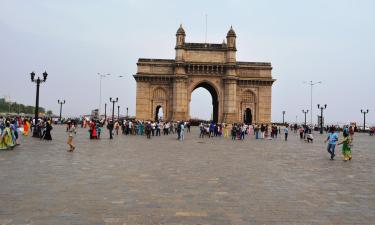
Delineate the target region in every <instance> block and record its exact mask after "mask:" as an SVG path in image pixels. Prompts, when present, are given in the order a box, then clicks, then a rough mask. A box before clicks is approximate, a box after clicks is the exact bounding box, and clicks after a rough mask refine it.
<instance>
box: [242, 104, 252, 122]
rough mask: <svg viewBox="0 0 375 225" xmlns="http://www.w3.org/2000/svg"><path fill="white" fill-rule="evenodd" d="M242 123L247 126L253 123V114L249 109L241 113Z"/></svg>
mask: <svg viewBox="0 0 375 225" xmlns="http://www.w3.org/2000/svg"><path fill="white" fill-rule="evenodd" d="M243 122H244V123H245V124H247V125H250V124H252V123H253V114H252V112H251V109H250V108H246V109H245V111H244V113H243Z"/></svg>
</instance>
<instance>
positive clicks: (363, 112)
mask: <svg viewBox="0 0 375 225" xmlns="http://www.w3.org/2000/svg"><path fill="white" fill-rule="evenodd" d="M368 112H369V110H368V109H367V110H363V109H361V113H362V114H363V131H366V114H367V113H368Z"/></svg>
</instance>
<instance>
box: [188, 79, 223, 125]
mask: <svg viewBox="0 0 375 225" xmlns="http://www.w3.org/2000/svg"><path fill="white" fill-rule="evenodd" d="M198 88H203V89H205V90H207V91H208V92H209V93H210V95H211V99H212V111H211V116H210V120H212V121H213V122H215V123H217V122H218V121H219V99H218V94H217V91H216V90H215V88H214V87H213V86H212V85H211V84H209V83H208V82H202V83H199V84H198V85H196V86H195V87H194V89H193V90H192V92H191V95H192V94H193V92H194V91H195V90H196V89H198ZM205 109H207V108H206V107H204V108H202V109H200V110H205Z"/></svg>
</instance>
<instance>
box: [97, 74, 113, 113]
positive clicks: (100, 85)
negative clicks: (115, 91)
mask: <svg viewBox="0 0 375 225" xmlns="http://www.w3.org/2000/svg"><path fill="white" fill-rule="evenodd" d="M109 75H111V74H109V73H107V74H101V73H98V76H99V109H98V112H99V116H100V108H101V107H102V78H103V77H107V76H109Z"/></svg>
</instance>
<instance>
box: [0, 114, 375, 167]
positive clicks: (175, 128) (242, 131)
mask: <svg viewBox="0 0 375 225" xmlns="http://www.w3.org/2000/svg"><path fill="white" fill-rule="evenodd" d="M65 123H66V125H67V127H66V131H67V133H68V140H67V144H68V145H69V150H68V151H69V152H73V151H74V150H75V146H74V144H73V137H74V136H75V134H76V128H77V126H78V124H80V125H81V127H82V128H88V133H89V134H88V136H89V138H90V139H100V138H101V133H102V129H103V127H105V126H106V128H107V129H108V131H109V138H110V139H113V137H114V136H117V135H119V133H120V134H122V135H137V136H143V135H144V136H145V137H146V138H147V139H151V137H153V136H156V137H158V136H161V135H163V136H166V135H171V134H172V135H177V140H180V141H183V140H184V139H185V132H187V133H190V128H191V124H190V122H186V121H176V122H174V121H141V120H135V119H121V120H115V121H112V120H108V121H105V120H98V119H86V118H83V119H81V120H67V121H66V122H65ZM52 124H53V121H52V120H50V119H48V118H40V119H39V120H38V124H37V127H35V120H34V119H32V118H27V117H24V118H21V117H17V116H14V117H0V150H6V149H13V148H14V147H15V146H17V145H19V143H18V139H19V135H20V134H22V135H23V136H25V137H27V136H29V135H30V134H36V135H37V136H38V137H40V139H43V140H52V135H51V131H52V129H53V127H52ZM282 128H283V129H282ZM35 129H36V130H35ZM282 130H283V133H284V140H285V141H287V140H288V136H289V130H290V131H294V133H295V134H299V138H300V139H301V140H304V141H305V142H308V143H312V142H313V141H314V137H313V132H312V131H313V128H312V127H311V126H306V125H298V124H293V125H288V124H284V125H283V126H280V125H276V124H255V125H247V124H244V123H234V124H225V123H214V122H212V121H211V122H201V123H200V124H199V138H205V137H207V138H214V137H224V138H231V139H232V140H244V139H245V137H246V136H250V135H253V136H254V139H263V140H273V139H277V138H278V137H280V136H281V132H282ZM325 130H326V132H327V138H326V139H325V142H328V144H327V152H328V153H329V154H330V159H331V160H333V159H334V157H335V147H336V146H337V145H342V154H343V158H344V160H345V161H348V160H351V159H352V154H351V148H352V143H353V139H354V132H355V128H353V127H352V126H344V127H342V129H341V130H342V132H343V138H342V140H341V141H339V131H340V130H338V129H337V128H336V127H335V126H331V127H326V128H325ZM369 134H370V135H374V130H371V131H370V132H369Z"/></svg>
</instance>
